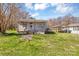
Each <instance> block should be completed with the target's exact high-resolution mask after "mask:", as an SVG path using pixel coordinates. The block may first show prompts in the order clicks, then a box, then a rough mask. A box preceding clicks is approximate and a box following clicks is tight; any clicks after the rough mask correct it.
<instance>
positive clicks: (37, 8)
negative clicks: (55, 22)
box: [22, 3, 79, 20]
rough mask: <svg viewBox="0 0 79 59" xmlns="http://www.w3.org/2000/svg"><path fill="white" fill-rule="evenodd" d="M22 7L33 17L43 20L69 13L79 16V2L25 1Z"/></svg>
mask: <svg viewBox="0 0 79 59" xmlns="http://www.w3.org/2000/svg"><path fill="white" fill-rule="evenodd" d="M22 9H23V10H24V11H26V12H29V15H30V16H31V17H33V18H36V19H43V20H48V19H51V18H57V17H63V16H65V15H68V14H71V15H73V16H76V17H79V3H25V4H23V5H22Z"/></svg>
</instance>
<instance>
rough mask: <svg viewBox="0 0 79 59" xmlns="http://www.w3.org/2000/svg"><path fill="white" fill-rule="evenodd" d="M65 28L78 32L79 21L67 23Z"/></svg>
mask: <svg viewBox="0 0 79 59" xmlns="http://www.w3.org/2000/svg"><path fill="white" fill-rule="evenodd" d="M67 30H70V31H71V33H75V34H79V23H74V24H70V25H68V27H67Z"/></svg>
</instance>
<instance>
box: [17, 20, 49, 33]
mask: <svg viewBox="0 0 79 59" xmlns="http://www.w3.org/2000/svg"><path fill="white" fill-rule="evenodd" d="M46 28H48V25H47V21H45V20H20V21H19V22H18V28H17V31H18V32H19V33H26V32H28V31H30V32H32V33H44V32H45V30H46Z"/></svg>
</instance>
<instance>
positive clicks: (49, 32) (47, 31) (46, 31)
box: [45, 28, 55, 34]
mask: <svg viewBox="0 0 79 59" xmlns="http://www.w3.org/2000/svg"><path fill="white" fill-rule="evenodd" d="M45 34H55V32H54V31H51V30H50V29H49V28H47V29H46V30H45Z"/></svg>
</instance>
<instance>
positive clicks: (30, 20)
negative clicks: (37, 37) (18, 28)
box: [19, 19, 47, 22]
mask: <svg viewBox="0 0 79 59" xmlns="http://www.w3.org/2000/svg"><path fill="white" fill-rule="evenodd" d="M19 22H47V21H46V20H34V19H33V20H32V19H29V20H20V21H19Z"/></svg>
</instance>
